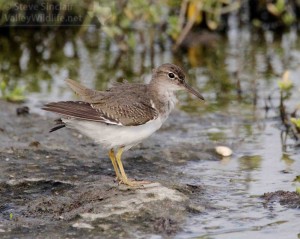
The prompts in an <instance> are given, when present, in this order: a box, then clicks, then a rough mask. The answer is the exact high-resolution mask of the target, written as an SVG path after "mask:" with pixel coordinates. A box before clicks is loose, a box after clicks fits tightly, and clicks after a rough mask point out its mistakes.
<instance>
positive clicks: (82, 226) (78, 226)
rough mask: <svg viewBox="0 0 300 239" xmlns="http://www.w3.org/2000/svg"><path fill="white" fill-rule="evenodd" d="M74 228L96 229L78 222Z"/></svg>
mask: <svg viewBox="0 0 300 239" xmlns="http://www.w3.org/2000/svg"><path fill="white" fill-rule="evenodd" d="M72 227H75V228H85V229H94V227H93V226H92V225H90V224H88V223H84V222H76V223H74V224H73V225H72Z"/></svg>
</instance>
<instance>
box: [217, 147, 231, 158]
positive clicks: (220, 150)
mask: <svg viewBox="0 0 300 239" xmlns="http://www.w3.org/2000/svg"><path fill="white" fill-rule="evenodd" d="M215 150H216V152H217V154H219V155H221V156H223V157H229V156H230V155H232V150H231V149H230V148H228V147H226V146H217V147H216V148H215Z"/></svg>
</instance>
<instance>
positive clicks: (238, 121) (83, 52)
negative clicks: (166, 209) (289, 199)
mask: <svg viewBox="0 0 300 239" xmlns="http://www.w3.org/2000/svg"><path fill="white" fill-rule="evenodd" d="M197 38H199V39H206V40H201V42H202V44H201V45H200V44H194V45H196V46H190V47H189V46H188V47H186V48H185V49H184V50H182V51H181V52H179V53H176V54H175V53H172V51H171V50H170V48H171V44H170V43H166V46H165V49H162V48H161V47H159V46H155V47H154V48H153V49H148V48H147V47H144V46H136V47H135V48H134V49H132V50H130V51H129V52H126V53H122V52H120V51H119V50H118V48H117V46H116V45H115V44H114V43H113V42H112V41H111V40H110V39H108V38H107V37H105V36H103V34H101V32H99V31H92V32H90V33H89V34H86V35H84V36H76V35H74V34H73V33H72V32H68V31H58V32H34V31H24V30H16V32H15V33H14V34H12V36H11V37H7V36H1V37H0V48H1V53H0V68H1V76H0V77H1V78H0V80H5V81H6V82H8V85H9V87H11V89H13V88H15V87H20V88H21V89H22V91H23V93H24V96H25V97H26V104H27V105H29V106H30V107H31V110H32V111H33V112H37V113H39V114H44V112H42V111H41V110H40V109H39V108H40V106H41V105H42V104H43V103H45V102H48V101H53V100H66V99H72V98H76V97H75V96H74V95H73V93H72V92H71V91H70V90H69V89H68V88H67V87H66V85H65V83H64V80H65V79H66V78H71V79H75V80H79V81H80V82H82V83H83V84H85V85H87V86H89V87H92V88H97V89H105V88H106V87H108V86H109V85H110V84H112V83H113V82H115V81H122V80H123V79H127V80H128V81H131V82H147V81H149V80H150V78H151V69H152V68H153V67H156V66H158V65H160V64H162V63H165V62H174V63H177V64H180V65H182V66H183V68H185V70H186V71H187V74H188V76H189V81H190V82H191V84H192V85H193V86H195V87H197V88H198V89H199V90H200V91H201V92H202V93H203V95H204V96H205V98H206V101H207V103H206V104H203V103H201V102H199V101H197V100H196V99H195V98H193V97H192V96H190V95H187V94H186V93H184V92H181V93H180V94H179V100H180V103H179V106H178V108H179V109H180V110H182V111H185V112H186V113H187V114H188V116H189V117H195V118H196V119H197V117H198V118H199V123H193V124H192V123H191V124H188V125H184V126H182V130H183V131H184V136H185V137H179V136H182V135H180V134H176V130H178V129H174V137H172V138H168V144H169V145H172V144H173V145H183V144H192V145H193V146H194V147H195V148H196V149H197V150H199V151H209V150H212V149H213V148H214V146H217V145H226V146H229V147H230V148H232V149H233V151H234V154H233V156H231V157H230V158H224V159H218V160H213V161H209V160H195V159H194V158H192V159H191V161H187V162H186V163H184V164H181V165H180V166H174V167H173V170H175V171H176V172H180V173H181V174H182V175H183V176H181V177H180V179H179V180H181V181H182V182H183V183H195V182H200V183H201V184H203V185H206V187H207V189H206V192H205V193H206V194H207V198H210V199H211V201H212V202H213V204H214V206H215V208H216V209H218V210H215V211H214V210H211V211H210V212H209V213H205V214H200V215H194V216H193V215H191V216H189V218H188V219H187V221H186V223H185V225H184V226H183V231H182V232H180V233H179V234H177V236H176V237H177V238H190V237H197V238H253V237H259V238H297V237H298V238H299V236H300V229H299V228H300V223H299V221H300V220H299V219H300V212H299V210H297V209H288V208H286V207H283V206H280V205H279V204H275V205H274V206H273V207H272V208H268V207H264V206H263V203H262V201H261V199H259V197H258V196H260V195H262V194H263V193H265V192H272V191H277V190H287V191H295V190H296V187H297V186H298V187H299V182H298V183H297V182H293V180H294V179H295V178H296V176H297V175H299V174H300V150H299V147H297V146H296V142H295V140H293V139H292V138H290V137H288V139H287V141H286V142H285V144H283V142H282V140H281V130H282V129H283V127H282V125H281V121H280V117H279V110H278V106H279V96H280V94H279V89H278V81H279V80H281V78H282V74H283V73H284V72H285V71H286V70H288V71H289V72H290V79H291V80H292V81H293V83H294V88H293V90H292V95H291V97H290V98H289V99H288V100H286V102H285V103H286V106H287V110H289V111H290V112H291V111H293V110H294V109H295V108H296V107H297V105H299V102H300V96H299V95H300V94H299V90H300V81H299V79H298V78H299V75H300V51H299V49H300V39H299V37H298V35H297V32H294V31H290V32H287V33H285V34H283V35H282V36H276V35H275V34H273V33H272V32H266V33H263V34H260V33H255V32H250V31H249V29H239V30H238V29H235V28H233V29H231V30H230V31H229V32H228V34H227V35H225V36H219V35H214V34H211V33H204V34H202V35H199V36H197ZM195 39H196V38H195ZM195 41H196V40H195ZM266 106H268V107H269V110H268V111H266ZM200 116H201V119H207V120H205V122H200ZM184 119H185V118H183V119H181V123H182V124H184V123H185V120H184ZM155 137H157V138H158V137H160V140H161V141H165V138H164V134H163V133H162V134H160V135H159V136H155ZM183 150H184V148H183ZM153 238H155V236H153Z"/></svg>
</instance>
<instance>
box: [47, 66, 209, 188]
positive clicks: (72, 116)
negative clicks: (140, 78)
mask: <svg viewBox="0 0 300 239" xmlns="http://www.w3.org/2000/svg"><path fill="white" fill-rule="evenodd" d="M66 83H67V84H68V85H69V87H70V88H71V89H72V90H73V91H74V92H75V93H76V94H78V95H79V96H80V98H81V101H60V102H52V103H48V104H46V105H45V106H44V107H43V109H44V110H47V111H51V112H54V113H57V114H59V115H60V117H61V118H60V119H58V120H56V122H57V124H56V126H55V127H54V128H52V129H51V130H50V132H53V131H55V130H58V129H61V128H63V127H65V126H66V127H68V128H73V129H76V130H77V131H79V132H80V133H81V134H83V135H86V136H88V137H90V138H92V139H93V140H95V142H96V143H98V144H100V145H101V146H102V147H104V148H106V149H108V150H109V157H110V160H111V162H112V165H113V167H114V171H115V173H116V177H117V180H118V181H119V182H120V183H123V184H126V185H128V186H138V185H143V184H144V183H146V182H145V181H135V180H130V179H128V178H127V175H126V173H125V170H124V167H123V164H122V160H121V157H122V154H123V152H124V151H126V150H128V149H130V148H131V147H133V146H135V145H137V144H139V143H140V142H141V141H142V140H144V139H145V138H148V137H149V136H150V135H151V134H153V133H154V132H155V131H157V130H158V129H159V128H160V127H161V126H162V124H163V123H164V122H165V120H166V119H167V118H168V116H169V114H170V112H171V111H172V109H173V108H174V106H175V104H176V102H177V99H176V96H175V92H176V91H178V90H187V91H188V92H190V93H192V94H194V95H195V96H196V97H198V98H199V99H201V100H204V98H203V96H202V95H201V94H200V93H199V92H197V91H196V90H194V89H193V88H192V87H191V86H190V85H188V83H187V82H186V77H185V74H184V72H183V70H182V69H181V68H180V67H178V66H176V65H174V64H169V63H167V64H163V65H161V66H159V67H158V68H156V69H154V70H153V72H152V79H151V81H150V83H149V84H139V83H127V82H125V83H119V84H115V85H114V86H112V87H111V88H109V89H107V90H106V91H97V90H92V89H88V88H86V87H85V86H83V85H81V84H79V83H77V82H76V81H73V80H70V79H68V80H66ZM115 151H116V153H115Z"/></svg>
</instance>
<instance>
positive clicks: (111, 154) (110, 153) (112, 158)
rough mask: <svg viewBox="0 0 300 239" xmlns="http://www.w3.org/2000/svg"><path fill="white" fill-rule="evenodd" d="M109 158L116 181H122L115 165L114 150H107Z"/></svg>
mask: <svg viewBox="0 0 300 239" xmlns="http://www.w3.org/2000/svg"><path fill="white" fill-rule="evenodd" d="M109 158H110V160H111V162H112V165H113V167H114V170H115V173H116V176H117V179H118V180H122V175H121V174H120V171H119V168H118V165H117V161H116V156H115V152H114V149H111V150H109Z"/></svg>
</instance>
